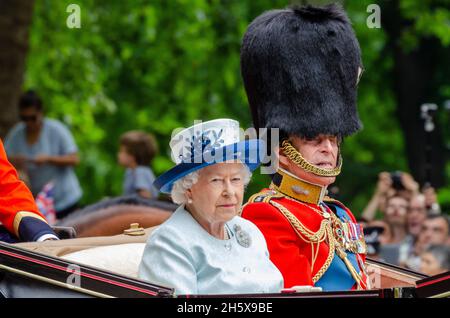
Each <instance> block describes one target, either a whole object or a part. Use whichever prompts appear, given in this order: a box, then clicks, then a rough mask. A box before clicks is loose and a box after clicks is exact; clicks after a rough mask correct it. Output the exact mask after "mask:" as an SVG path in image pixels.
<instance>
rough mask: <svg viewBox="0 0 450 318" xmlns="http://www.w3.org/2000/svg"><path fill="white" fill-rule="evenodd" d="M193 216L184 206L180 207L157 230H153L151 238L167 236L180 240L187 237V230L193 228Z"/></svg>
mask: <svg viewBox="0 0 450 318" xmlns="http://www.w3.org/2000/svg"><path fill="white" fill-rule="evenodd" d="M191 218H192V217H190V215H189V213H188V212H187V211H186V210H184V208H183V207H182V206H180V207H178V208H177V209H176V210H175V212H173V214H172V215H171V216H170V217H169V218H168V219H167V220H166V221H165V222H164V223H162V224H161V225H160V226H159V227H158V228H157V229H156V230H155V231H153V233H152V235H151V236H150V239H152V237H153V238H156V237H167V238H169V239H171V240H179V239H181V238H183V237H187V235H186V234H187V232H189V231H190V230H191V227H192V225H191V223H192V221H191Z"/></svg>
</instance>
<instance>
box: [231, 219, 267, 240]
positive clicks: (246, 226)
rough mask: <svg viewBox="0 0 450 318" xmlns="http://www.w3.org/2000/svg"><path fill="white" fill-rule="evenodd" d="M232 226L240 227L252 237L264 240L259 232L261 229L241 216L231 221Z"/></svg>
mask: <svg viewBox="0 0 450 318" xmlns="http://www.w3.org/2000/svg"><path fill="white" fill-rule="evenodd" d="M231 225H232V226H233V227H234V226H235V225H238V226H239V227H240V228H241V229H242V230H244V231H246V232H248V233H249V234H250V235H251V236H253V237H257V238H260V239H264V236H263V234H262V232H261V231H260V230H259V228H258V227H257V226H256V225H255V224H254V223H253V222H251V221H249V220H246V219H244V218H242V217H240V216H235V217H234V218H233V219H232V220H231Z"/></svg>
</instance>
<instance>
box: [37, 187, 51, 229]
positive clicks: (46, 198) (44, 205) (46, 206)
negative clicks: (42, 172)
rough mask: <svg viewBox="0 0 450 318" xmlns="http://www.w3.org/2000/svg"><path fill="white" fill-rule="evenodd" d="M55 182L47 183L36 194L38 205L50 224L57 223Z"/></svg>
mask: <svg viewBox="0 0 450 318" xmlns="http://www.w3.org/2000/svg"><path fill="white" fill-rule="evenodd" d="M53 189H54V184H53V182H49V183H47V184H46V185H45V186H44V187H43V188H42V190H41V192H39V193H38V195H37V196H36V205H37V207H38V209H39V211H40V212H41V213H42V215H43V216H44V217H45V219H46V220H47V222H48V224H49V225H53V224H55V223H56V211H55V206H54V202H53Z"/></svg>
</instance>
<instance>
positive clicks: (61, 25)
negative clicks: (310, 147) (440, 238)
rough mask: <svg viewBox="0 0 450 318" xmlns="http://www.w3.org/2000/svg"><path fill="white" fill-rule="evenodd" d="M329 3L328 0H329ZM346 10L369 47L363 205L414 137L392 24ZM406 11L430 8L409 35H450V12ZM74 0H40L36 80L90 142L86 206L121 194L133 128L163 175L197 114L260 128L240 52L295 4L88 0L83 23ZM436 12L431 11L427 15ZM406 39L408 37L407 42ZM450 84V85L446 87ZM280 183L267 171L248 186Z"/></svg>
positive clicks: (30, 79) (343, 181) (359, 165)
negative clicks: (153, 151) (399, 117)
mask: <svg viewBox="0 0 450 318" xmlns="http://www.w3.org/2000/svg"><path fill="white" fill-rule="evenodd" d="M322 2H323V1H322ZM371 2H373V1H369V0H367V1H366V0H364V1H351V2H350V1H349V2H347V3H346V7H347V9H348V11H349V15H350V17H351V19H352V21H353V26H354V28H355V31H356V33H357V36H358V38H359V41H360V44H361V48H362V51H363V60H364V67H365V75H364V76H363V79H362V81H361V83H360V90H359V107H360V115H361V119H362V121H363V123H364V130H363V131H362V132H361V133H359V134H357V135H356V136H354V137H350V138H348V139H346V140H345V143H344V147H343V150H342V151H343V153H344V172H343V174H342V176H341V177H339V181H338V185H339V186H340V188H341V195H342V198H343V200H344V201H345V202H346V203H348V204H349V206H350V207H352V208H353V209H355V212H357V213H358V211H359V210H361V209H362V208H363V207H364V205H365V203H366V202H367V200H368V198H369V197H370V195H371V191H372V190H373V186H374V185H375V182H376V177H377V174H378V172H380V171H382V170H396V169H400V170H405V169H406V160H405V159H404V155H403V139H402V138H403V137H402V134H401V131H400V130H399V128H398V123H397V121H396V118H395V101H394V98H393V93H392V88H391V85H390V79H389V78H388V77H387V76H386V74H388V72H389V70H390V69H391V68H392V64H393V60H392V57H390V56H388V55H385V54H384V51H385V45H386V34H385V33H384V32H383V29H368V28H367V26H366V19H367V16H368V15H369V13H367V12H366V8H367V5H368V4H370V3H371ZM407 2H408V1H402V4H403V7H402V10H403V11H404V12H405V14H413V13H412V12H415V11H414V10H416V11H417V10H419V11H420V12H424V14H423V16H421V17H418V18H417V19H416V23H415V24H414V25H413V26H412V27H411V32H410V33H411V34H409V35H408V34H407V35H405V36H404V39H403V40H404V41H406V42H405V43H409V44H408V45H410V46H412V45H413V44H411V43H412V42H413V41H412V40H411V38H413V37H414V36H415V35H416V33H417V34H419V33H420V34H427V35H430V36H438V37H440V38H441V39H442V42H443V43H444V44H445V45H448V43H449V41H450V40H449V38H448V34H449V33H448V32H447V33H446V32H445V30H444V31H443V29H441V28H440V27H437V26H434V27H432V26H429V25H428V24H427V22H426V21H428V20H427V19H434V20H436V21H440V22H439V23H441V24H445V21H447V23H448V11H446V10H443V9H440V10H435V11H432V12H429V11H427V10H424V9H423V8H419V7H418V8H415V7H414V8H413V7H411V6H408V5H407V4H406V3H407ZM70 3H72V1H54V0H36V6H35V13H34V20H33V25H32V29H31V39H30V41H31V43H30V53H29V56H28V59H27V72H26V81H25V83H26V84H25V86H26V87H27V88H29V87H33V88H35V89H36V90H38V91H39V92H40V93H41V94H42V96H43V99H44V101H45V106H46V112H47V115H48V116H49V117H53V118H59V119H61V120H63V121H64V122H65V123H66V124H67V125H69V127H70V128H71V130H72V132H73V134H74V136H75V139H76V141H77V144H78V146H79V148H80V155H81V162H82V163H81V164H80V166H79V167H78V168H77V174H78V176H79V178H80V180H81V183H82V187H83V189H84V193H85V195H84V198H83V202H84V203H86V204H87V203H92V202H94V201H97V200H99V199H101V198H102V197H104V196H115V195H119V194H120V193H121V185H122V176H123V172H124V171H123V168H121V167H119V166H118V165H117V160H116V153H117V149H118V139H119V137H120V135H121V134H122V133H123V132H125V131H128V130H131V129H143V130H146V131H148V132H151V133H153V134H154V135H155V136H156V137H157V139H158V140H159V143H160V153H159V155H158V156H157V158H156V159H155V161H154V163H153V169H154V171H155V173H156V174H160V173H162V172H163V171H165V170H166V169H168V168H170V167H171V166H172V165H173V164H172V162H171V161H170V153H169V147H168V142H169V140H170V135H171V132H172V130H173V129H175V128H178V127H186V126H188V125H190V124H192V123H193V121H194V120H196V119H202V120H209V119H214V118H220V117H229V118H234V119H237V120H239V121H240V122H241V126H242V127H244V128H247V127H249V126H250V125H251V119H250V112H249V109H248V106H247V100H246V96H245V91H244V89H243V85H242V81H241V78H240V70H239V49H240V41H241V38H242V35H243V34H244V32H245V29H246V27H247V25H248V24H249V23H250V21H251V20H253V19H254V18H255V17H256V16H257V15H259V14H260V13H262V12H263V11H265V10H268V9H272V8H282V7H285V6H287V5H288V4H290V2H289V1H281V0H277V1H273V0H258V1H237V0H236V1H231V0H230V1H219V0H176V1H175V0H170V1H167V0H158V1H143V0H134V1H94V0H78V1H77V4H78V5H79V6H80V8H81V28H79V29H76V28H74V29H70V28H68V27H67V26H66V19H67V17H68V16H69V14H70V13H67V12H66V8H67V6H68V5H69V4H70ZM425 12H428V13H427V14H425ZM405 45H406V44H405ZM444 90H445V91H446V92H447V93H448V91H449V88H448V87H447V88H446V89H444ZM267 184H268V178H267V177H266V176H260V175H258V173H255V177H254V180H253V181H252V184H251V185H250V186H249V189H248V194H251V193H253V192H256V191H257V190H258V189H260V188H262V187H263V186H264V185H267Z"/></svg>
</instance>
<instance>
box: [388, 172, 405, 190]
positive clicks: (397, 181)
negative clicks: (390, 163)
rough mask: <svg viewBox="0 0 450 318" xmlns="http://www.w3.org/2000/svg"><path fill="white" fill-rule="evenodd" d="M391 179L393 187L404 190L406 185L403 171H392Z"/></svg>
mask: <svg viewBox="0 0 450 318" xmlns="http://www.w3.org/2000/svg"><path fill="white" fill-rule="evenodd" d="M391 180H392V188H394V189H395V190H404V189H405V186H404V185H403V182H402V173H401V171H394V172H391Z"/></svg>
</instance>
